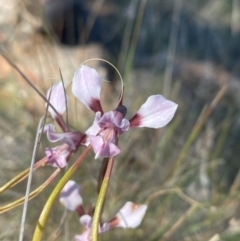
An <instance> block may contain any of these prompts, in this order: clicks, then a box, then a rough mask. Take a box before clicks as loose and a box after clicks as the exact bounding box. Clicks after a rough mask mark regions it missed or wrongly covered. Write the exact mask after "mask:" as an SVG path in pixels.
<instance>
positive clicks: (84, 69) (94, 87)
mask: <svg viewBox="0 0 240 241" xmlns="http://www.w3.org/2000/svg"><path fill="white" fill-rule="evenodd" d="M100 92H101V77H100V75H99V74H98V73H97V71H96V70H95V69H92V68H89V67H88V66H86V65H83V66H81V67H80V68H79V69H78V70H77V71H76V72H75V74H74V77H73V82H72V93H73V95H74V96H75V97H76V98H77V99H78V100H79V101H81V102H82V103H83V104H84V105H85V106H86V107H87V108H88V109H90V110H92V111H94V112H97V111H100V112H101V113H103V110H102V107H101V103H100Z"/></svg>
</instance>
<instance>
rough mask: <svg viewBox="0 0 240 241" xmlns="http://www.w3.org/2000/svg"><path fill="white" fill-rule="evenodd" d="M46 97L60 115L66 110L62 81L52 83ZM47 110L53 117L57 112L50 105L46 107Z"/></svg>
mask: <svg viewBox="0 0 240 241" xmlns="http://www.w3.org/2000/svg"><path fill="white" fill-rule="evenodd" d="M49 96H50V97H49ZM47 99H49V102H50V103H51V104H52V105H53V107H54V108H55V109H56V110H57V112H58V113H59V114H60V115H62V114H63V113H64V112H65V111H66V97H65V92H64V87H63V84H62V82H59V83H57V84H55V85H53V86H52V87H51V88H50V89H49V90H48V92H47ZM48 111H49V112H50V114H51V116H52V118H53V119H55V118H56V117H57V114H56V113H55V111H54V110H53V109H52V108H51V107H50V106H49V107H48Z"/></svg>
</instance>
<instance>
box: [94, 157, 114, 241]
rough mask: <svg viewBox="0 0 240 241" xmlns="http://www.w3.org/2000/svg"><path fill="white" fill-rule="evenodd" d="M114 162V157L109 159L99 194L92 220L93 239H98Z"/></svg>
mask: <svg viewBox="0 0 240 241" xmlns="http://www.w3.org/2000/svg"><path fill="white" fill-rule="evenodd" d="M113 162H114V158H113V157H111V158H110V159H109V161H108V166H107V170H106V173H105V176H104V179H103V181H102V185H101V189H100V192H99V195H98V199H97V203H96V207H95V211H94V216H93V222H92V230H91V239H92V241H98V228H99V223H100V218H101V214H102V208H103V204H104V201H105V197H106V193H107V189H108V186H109V180H110V177H111V172H112V168H113Z"/></svg>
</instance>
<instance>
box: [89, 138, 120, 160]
mask: <svg viewBox="0 0 240 241" xmlns="http://www.w3.org/2000/svg"><path fill="white" fill-rule="evenodd" d="M89 140H90V142H91V145H92V147H93V150H94V153H95V154H96V155H95V159H98V158H105V157H113V156H116V155H118V154H119V153H120V149H119V148H118V147H117V146H116V145H115V144H114V143H112V142H108V141H104V140H103V138H102V137H101V136H90V137H89Z"/></svg>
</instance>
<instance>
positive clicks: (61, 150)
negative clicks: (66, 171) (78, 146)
mask: <svg viewBox="0 0 240 241" xmlns="http://www.w3.org/2000/svg"><path fill="white" fill-rule="evenodd" d="M70 152H71V148H70V147H69V145H68V144H62V145H60V146H57V147H54V148H46V149H45V154H46V156H47V164H48V165H50V166H53V167H60V168H64V167H65V166H66V165H67V157H68V155H69V154H70Z"/></svg>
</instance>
